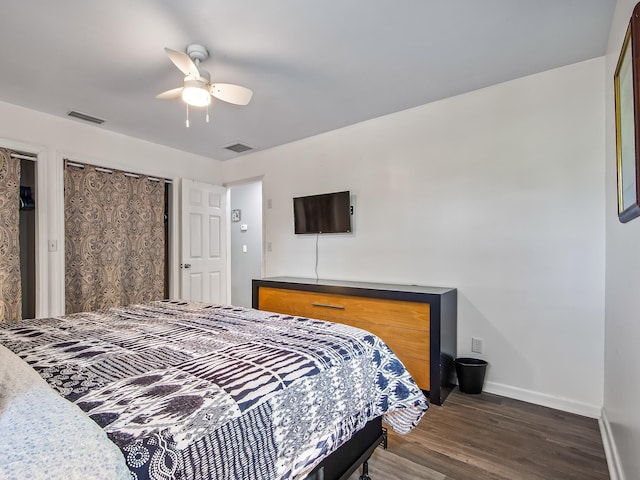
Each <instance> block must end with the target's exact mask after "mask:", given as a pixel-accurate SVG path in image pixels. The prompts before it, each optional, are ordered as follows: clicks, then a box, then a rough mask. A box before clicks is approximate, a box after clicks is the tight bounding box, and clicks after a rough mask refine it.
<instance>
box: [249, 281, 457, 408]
mask: <svg viewBox="0 0 640 480" xmlns="http://www.w3.org/2000/svg"><path fill="white" fill-rule="evenodd" d="M251 283H252V288H253V293H252V304H251V306H252V307H253V308H259V309H261V310H267V311H271V312H276V313H283V314H287V315H294V316H300V317H307V318H318V319H321V320H328V321H331V322H336V323H343V324H346V325H351V326H353V327H359V328H362V329H364V330H367V331H369V332H372V333H374V334H375V335H377V336H378V337H380V338H381V339H382V340H383V341H384V342H385V343H386V344H387V345H389V347H390V348H391V350H393V352H394V353H395V354H396V355H397V357H398V358H399V359H400V361H402V363H403V364H404V365H405V367H407V370H408V371H409V372H410V373H411V375H412V376H413V378H414V379H415V381H416V383H417V384H418V386H419V387H420V388H422V389H423V390H428V391H429V399H430V401H431V402H432V403H435V404H436V405H441V404H442V402H443V401H444V399H445V398H446V396H447V395H448V394H449V392H450V391H451V389H452V388H453V385H454V378H455V369H454V362H453V359H454V358H456V356H457V353H456V345H457V320H456V319H457V290H456V289H455V288H449V287H427V286H419V285H393V284H384V283H370V282H353V281H342V280H326V281H321V280H318V279H310V278H296V277H272V278H263V279H254V280H252V282H251Z"/></svg>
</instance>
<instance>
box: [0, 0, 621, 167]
mask: <svg viewBox="0 0 640 480" xmlns="http://www.w3.org/2000/svg"><path fill="white" fill-rule="evenodd" d="M614 7H615V0H482V1H481V0H386V1H383V0H333V1H332V0H323V1H319V0H316V1H311V0H239V1H232V0H227V1H222V0H102V1H100V0H58V1H52V0H1V3H0V101H4V102H7V103H12V104H16V105H21V106H24V107H27V108H31V109H34V110H39V111H42V112H46V113H50V114H53V115H58V116H66V115H67V113H68V112H69V111H71V110H76V111H80V112H82V113H86V114H89V115H93V116H96V117H100V118H103V119H105V120H106V122H105V123H104V124H103V125H102V126H100V127H97V128H104V129H107V130H112V131H115V132H120V133H123V134H126V135H130V136H133V137H138V138H141V139H145V140H148V141H151V142H155V143H159V144H163V145H167V146H170V147H173V148H177V149H180V150H185V151H189V152H193V153H196V154H200V155H204V156H207V157H212V158H215V159H218V160H225V159H229V158H234V157H236V156H237V155H238V154H236V153H233V152H230V151H228V150H225V149H223V148H222V147H224V146H226V145H229V144H232V143H236V142H241V143H245V144H248V145H251V146H253V147H256V148H260V149H266V148H269V147H273V146H276V145H280V144H284V143H288V142H291V141H294V140H298V139H301V138H305V137H309V136H311V135H316V134H318V133H321V132H326V131H329V130H334V129H336V128H340V127H343V126H346V125H350V124H353V123H357V122H360V121H363V120H367V119H370V118H374V117H378V116H381V115H385V114H388V113H393V112H397V111H400V110H404V109H407V108H411V107H414V106H418V105H422V104H425V103H429V102H432V101H435V100H438V99H442V98H446V97H450V96H453V95H457V94H460V93H463V92H468V91H471V90H475V89H478V88H481V87H485V86H488V85H492V84H496V83H500V82H504V81H507V80H511V79H514V78H518V77H522V76H524V75H529V74H532V73H537V72H541V71H544V70H549V69H552V68H556V67H559V66H563V65H568V64H571V63H575V62H579V61H582V60H586V59H589V58H593V57H597V56H600V55H604V54H605V50H606V43H607V37H608V32H609V27H610V24H611V19H612V16H613V10H614ZM194 42H199V43H202V44H204V45H205V46H207V47H208V49H209V51H210V58H209V59H208V60H207V61H206V62H204V63H203V67H205V69H206V70H208V71H209V72H211V75H212V79H213V80H214V81H217V82H220V83H236V84H240V85H243V86H246V87H249V88H251V89H252V90H253V92H254V95H253V99H252V101H251V103H250V104H249V105H248V106H245V107H240V106H236V105H230V104H226V103H224V102H220V101H217V102H215V101H214V103H213V104H212V107H211V110H210V115H211V123H209V124H206V123H205V122H204V114H203V112H201V111H200V110H196V109H192V110H191V127H190V128H188V129H187V128H185V122H184V121H185V113H186V112H185V105H184V104H183V103H182V102H181V101H180V100H173V101H166V100H165V101H162V100H157V99H155V95H156V94H158V93H160V92H162V91H164V90H168V89H170V88H174V87H178V86H181V85H182V83H181V82H182V74H181V73H180V72H179V71H178V70H177V69H176V68H175V66H174V65H173V64H172V63H171V62H170V60H169V59H168V57H167V56H166V55H165V52H164V47H169V48H172V49H175V50H182V51H184V49H185V47H186V46H187V45H188V44H190V43H194ZM74 121H79V120H74ZM0 136H1V132H0Z"/></svg>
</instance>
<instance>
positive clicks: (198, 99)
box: [182, 79, 211, 107]
mask: <svg viewBox="0 0 640 480" xmlns="http://www.w3.org/2000/svg"><path fill="white" fill-rule="evenodd" d="M182 100H184V102H185V103H186V104H188V105H191V106H192V107H206V106H207V105H209V104H210V103H211V94H210V93H209V90H208V88H207V85H206V83H204V82H202V81H201V80H198V79H188V80H185V81H184V88H183V89H182Z"/></svg>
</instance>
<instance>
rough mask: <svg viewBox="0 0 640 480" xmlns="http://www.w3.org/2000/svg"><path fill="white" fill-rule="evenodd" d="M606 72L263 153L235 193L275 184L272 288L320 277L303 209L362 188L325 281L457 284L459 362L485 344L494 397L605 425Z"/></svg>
mask: <svg viewBox="0 0 640 480" xmlns="http://www.w3.org/2000/svg"><path fill="white" fill-rule="evenodd" d="M603 71H604V59H603V58H599V59H594V60H590V61H587V62H583V63H579V64H576V65H571V66H568V67H564V68H560V69H557V70H553V71H549V72H545V73H542V74H538V75H534V76H530V77H526V78H522V79H519V80H515V81H512V82H508V83H504V84H501V85H496V86H492V87H490V88H486V89H483V90H479V91H475V92H471V93H468V94H465V95H461V96H458V97H454V98H450V99H446V100H443V101H440V102H436V103H432V104H428V105H424V106H421V107H418V108H414V109H411V110H407V111H404V112H400V113H397V114H393V115H389V116H386V117H381V118H377V119H374V120H371V121H368V122H364V123H360V124H357V125H353V126H350V127H347V128H343V129H340V130H337V131H333V132H329V133H326V134H323V135H319V136H316V137H312V138H308V139H305V140H302V141H299V142H295V143H291V144H288V145H284V146H281V147H278V148H274V149H270V150H267V151H264V152H255V153H253V154H250V155H246V156H243V157H240V158H238V159H235V160H232V161H227V162H224V163H223V164H222V170H223V175H224V180H225V181H226V182H229V181H235V180H239V179H242V178H251V177H256V176H259V175H264V177H263V182H264V183H263V192H264V198H265V199H266V200H270V201H271V202H272V208H268V205H266V208H265V210H264V214H265V230H264V236H265V244H266V245H268V244H271V247H272V251H271V252H269V251H266V253H265V255H266V259H265V274H266V275H267V276H275V275H291V276H303V277H313V276H314V262H315V256H314V252H315V236H296V235H294V234H293V213H292V197H294V196H298V195H308V194H316V193H325V192H331V191H338V190H350V191H351V192H352V194H353V195H355V197H356V206H355V233H354V234H353V235H347V236H345V235H334V236H330V235H327V236H322V237H321V238H320V242H319V251H320V258H319V272H318V273H319V275H320V278H328V279H330V278H334V279H347V280H365V281H374V282H375V281H380V282H395V283H406V284H414V283H415V284H422V285H433V286H453V287H457V288H458V289H459V290H458V295H459V303H458V307H459V309H458V315H459V316H458V335H459V336H458V354H459V355H468V354H470V353H471V352H470V348H471V336H472V335H473V336H478V337H481V338H483V339H484V347H485V355H481V356H480V357H481V358H485V359H486V360H488V361H489V363H490V368H489V370H488V378H487V380H488V383H487V384H486V386H485V387H486V389H487V390H489V391H494V392H496V393H502V394H505V395H509V396H511V397H515V398H522V399H526V400H529V401H533V402H536V403H540V404H545V405H551V406H555V407H558V408H562V409H565V410H569V411H575V412H579V413H583V414H587V415H592V416H598V415H599V412H600V407H601V405H602V396H603V391H602V383H603V342H602V338H603V329H604V325H603V322H604V183H603V178H604V165H603V160H602V159H603V157H604V75H603ZM425 81H429V79H428V78H426V79H425ZM274 113H277V112H274ZM638 224H639V225H640V221H639V222H638ZM474 355H475V354H474Z"/></svg>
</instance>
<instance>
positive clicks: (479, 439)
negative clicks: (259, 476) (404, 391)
mask: <svg viewBox="0 0 640 480" xmlns="http://www.w3.org/2000/svg"><path fill="white" fill-rule="evenodd" d="M359 475H360V474H359V473H357V474H353V475H352V476H351V477H350V478H349V480H358V478H359ZM369 475H370V476H371V479H372V480H416V479H420V480H520V479H521V480H542V479H544V480H563V479H580V480H601V479H608V478H609V472H608V469H607V463H606V459H605V454H604V448H603V446H602V439H601V437H600V430H599V426H598V421H597V420H595V419H592V418H586V417H581V416H579V415H573V414H570V413H565V412H561V411H558V410H553V409H550V408H546V407H541V406H538V405H533V404H530V403H525V402H520V401H518V400H512V399H509V398H505V397H500V396H497V395H492V394H489V393H481V394H479V395H465V394H462V393H460V392H458V390H457V389H456V390H454V392H453V393H452V394H451V395H450V396H449V397H448V398H447V400H446V402H445V404H444V406H442V407H439V406H436V405H432V406H431V407H430V408H429V410H428V411H427V413H426V415H425V417H424V418H423V419H422V421H421V422H420V424H419V425H418V427H416V428H415V429H414V430H413V431H412V432H411V433H410V434H408V435H398V434H396V433H395V432H393V431H391V429H389V449H388V450H386V451H384V450H382V448H378V449H377V450H376V451H375V452H374V455H373V457H372V459H371V461H370V462H369Z"/></svg>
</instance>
